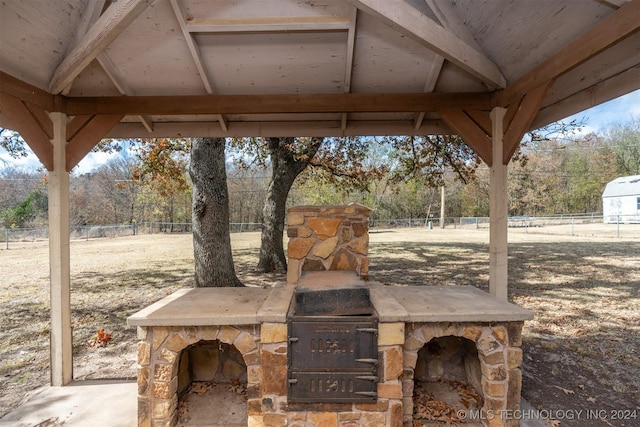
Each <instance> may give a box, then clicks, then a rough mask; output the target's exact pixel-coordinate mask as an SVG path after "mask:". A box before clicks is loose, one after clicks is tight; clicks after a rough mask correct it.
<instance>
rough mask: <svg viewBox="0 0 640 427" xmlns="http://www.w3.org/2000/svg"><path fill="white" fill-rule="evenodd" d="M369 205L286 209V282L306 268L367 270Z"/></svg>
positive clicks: (296, 277)
mask: <svg viewBox="0 0 640 427" xmlns="http://www.w3.org/2000/svg"><path fill="white" fill-rule="evenodd" d="M369 212H371V209H369V208H368V207H366V206H362V205H359V204H356V203H351V204H348V205H344V206H296V207H293V208H290V209H289V212H288V219H287V224H288V229H287V235H288V237H289V244H288V246H287V254H288V257H289V265H288V269H287V282H289V283H296V282H297V281H298V280H299V279H300V276H301V275H302V273H303V272H305V271H326V270H349V271H355V272H356V273H358V275H360V276H362V277H364V278H366V277H367V275H368V273H369V260H368V258H367V253H368V249H369Z"/></svg>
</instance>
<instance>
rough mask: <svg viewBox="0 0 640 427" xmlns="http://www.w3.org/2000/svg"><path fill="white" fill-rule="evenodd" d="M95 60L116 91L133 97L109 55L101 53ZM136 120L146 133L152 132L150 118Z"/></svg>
mask: <svg viewBox="0 0 640 427" xmlns="http://www.w3.org/2000/svg"><path fill="white" fill-rule="evenodd" d="M96 60H97V61H98V63H99V64H100V66H101V67H102V69H103V70H104V72H105V73H106V74H107V76H108V77H109V79H110V80H111V83H113V85H114V86H115V87H116V89H118V92H120V93H121V94H123V95H127V96H133V95H134V93H133V90H132V89H131V88H130V87H129V85H127V83H126V82H125V80H124V79H123V78H122V77H121V76H120V75H119V74H118V69H117V68H116V66H115V65H114V64H113V62H112V61H111V58H109V55H107V54H106V52H102V53H101V54H100V55H98V57H97V58H96ZM137 118H138V120H139V121H140V123H142V126H144V128H145V129H146V130H147V131H149V132H151V131H152V130H153V121H152V120H151V117H148V116H143V115H139V116H138V117H137Z"/></svg>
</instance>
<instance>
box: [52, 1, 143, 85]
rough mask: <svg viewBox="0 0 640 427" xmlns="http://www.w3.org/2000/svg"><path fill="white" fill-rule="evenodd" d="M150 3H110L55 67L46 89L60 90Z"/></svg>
mask: <svg viewBox="0 0 640 427" xmlns="http://www.w3.org/2000/svg"><path fill="white" fill-rule="evenodd" d="M151 3H152V0H119V1H117V2H114V3H112V4H111V6H109V8H107V10H106V11H105V13H104V14H103V15H102V16H101V17H100V18H99V19H98V21H97V22H96V23H95V24H94V25H93V26H92V27H91V29H89V31H88V32H87V33H86V35H85V36H84V38H83V39H82V40H81V41H80V43H79V44H78V45H77V46H76V47H74V48H73V49H72V51H71V52H70V53H69V54H68V55H67V56H66V57H65V58H64V60H63V61H62V62H61V63H60V65H59V66H58V68H56V70H55V72H54V73H53V77H52V79H51V83H50V85H49V90H50V92H51V93H54V94H57V93H60V92H61V91H62V90H63V89H64V88H65V87H66V86H67V85H68V84H70V83H71V82H72V81H73V80H74V79H75V78H76V77H77V76H78V74H80V72H82V70H84V69H85V68H86V67H87V65H89V64H90V63H91V61H93V60H94V59H95V58H96V57H97V56H98V55H99V54H100V52H102V51H103V50H104V48H106V47H107V46H108V45H109V44H110V43H111V42H112V41H113V40H115V38H116V37H118V35H120V33H121V32H122V31H123V30H124V29H125V28H127V27H128V26H129V24H131V23H132V22H133V21H134V20H135V19H136V18H137V17H138V16H139V15H140V14H141V13H142V12H143V11H144V10H145V9H146V8H147V7H148V6H149V5H150V4H151Z"/></svg>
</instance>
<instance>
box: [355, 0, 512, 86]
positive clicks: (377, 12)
mask: <svg viewBox="0 0 640 427" xmlns="http://www.w3.org/2000/svg"><path fill="white" fill-rule="evenodd" d="M347 1H348V2H349V3H351V4H353V5H354V6H356V7H358V9H360V10H362V11H364V12H366V13H368V14H370V15H372V16H374V17H375V18H377V19H378V20H380V21H382V22H384V23H386V24H387V25H389V26H391V27H392V28H395V29H396V30H398V31H400V32H401V33H403V34H405V35H407V36H409V37H412V38H413V39H415V40H417V41H418V42H419V43H420V44H422V45H424V46H426V47H427V48H429V49H431V50H433V51H434V52H436V53H438V54H439V55H442V56H443V57H444V58H445V59H447V60H448V61H451V62H452V63H454V64H455V65H457V66H458V67H460V68H461V69H463V70H465V71H466V72H468V73H470V74H471V75H473V76H475V77H476V78H478V79H480V80H481V81H482V82H484V83H485V84H486V85H488V86H489V87H490V88H504V87H505V86H506V79H505V78H504V76H503V75H502V73H501V72H500V70H499V69H498V67H497V66H496V64H495V63H494V62H493V61H491V60H490V59H489V58H487V57H486V55H484V54H483V53H482V52H479V51H478V50H477V49H474V48H473V47H471V46H469V44H468V43H466V42H464V41H462V40H460V38H459V37H457V36H456V35H455V34H453V33H452V32H451V31H448V30H446V29H445V28H443V27H441V26H440V25H438V24H437V23H435V22H433V21H432V20H431V19H429V18H428V17H427V16H424V15H422V14H420V13H417V12H416V10H415V9H414V8H413V7H411V6H410V5H409V4H407V3H405V2H390V1H388V0H347Z"/></svg>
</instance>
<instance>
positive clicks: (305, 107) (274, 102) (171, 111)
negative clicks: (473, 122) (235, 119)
mask: <svg viewBox="0 0 640 427" xmlns="http://www.w3.org/2000/svg"><path fill="white" fill-rule="evenodd" d="M492 106H493V97H492V95H491V94H490V93H405V94H396V93H393V94H377V93H344V94H304V95H303V94H273V95H193V96H105V97H67V98H65V111H66V113H67V114H68V115H70V116H74V115H77V114H125V115H139V114H148V115H176V114H177V115H189V114H278V113H343V112H348V113H357V112H420V111H427V112H431V111H436V110H441V109H473V110H489V109H491V108H492Z"/></svg>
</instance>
